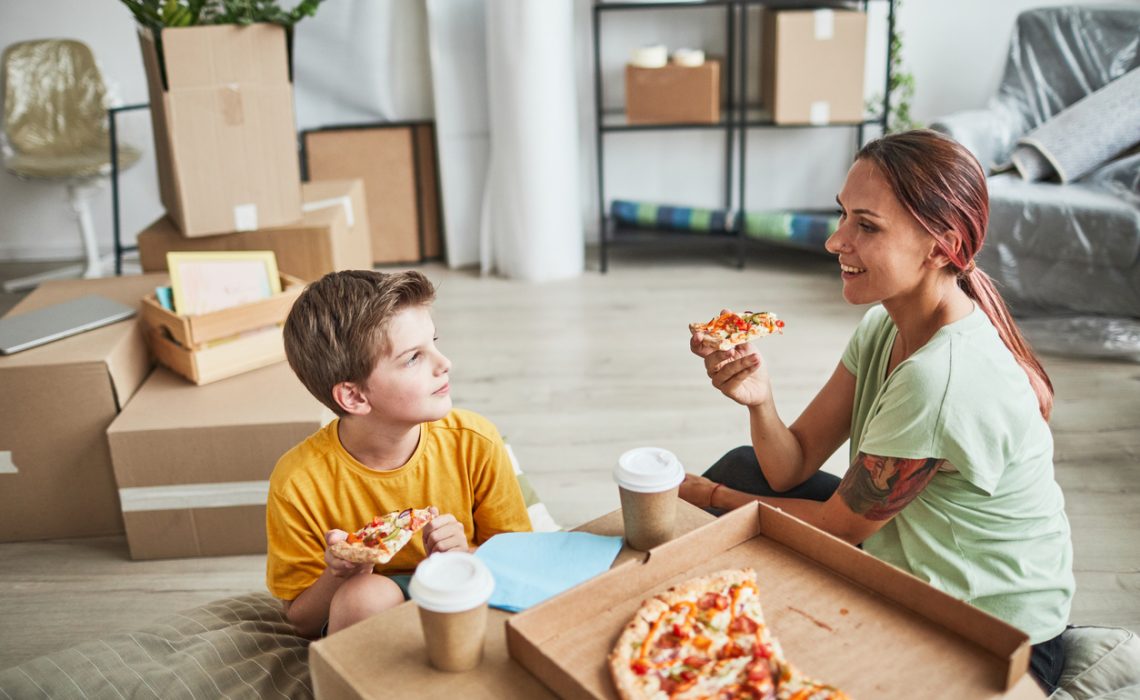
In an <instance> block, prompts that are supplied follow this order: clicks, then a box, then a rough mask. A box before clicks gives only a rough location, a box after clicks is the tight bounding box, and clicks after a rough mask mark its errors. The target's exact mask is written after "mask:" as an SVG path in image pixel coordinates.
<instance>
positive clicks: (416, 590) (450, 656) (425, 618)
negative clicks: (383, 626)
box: [408, 552, 495, 671]
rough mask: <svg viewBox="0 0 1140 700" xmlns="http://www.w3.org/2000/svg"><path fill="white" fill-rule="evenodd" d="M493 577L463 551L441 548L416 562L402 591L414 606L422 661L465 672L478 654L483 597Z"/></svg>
mask: <svg viewBox="0 0 1140 700" xmlns="http://www.w3.org/2000/svg"><path fill="white" fill-rule="evenodd" d="M494 590H495V580H494V578H493V577H492V576H491V571H490V570H489V569H488V568H487V565H486V564H484V563H483V562H482V561H480V560H479V559H478V558H477V557H476V556H475V555H473V554H468V553H467V552H441V553H438V554H433V555H431V556H430V557H428V558H427V559H424V560H423V561H422V562H420V565H419V566H417V567H416V573H415V575H414V576H412V582H411V584H410V585H409V586H408V593H409V594H410V595H411V598H412V600H413V601H415V603H416V605H417V606H418V607H419V609H420V624H421V626H422V627H423V631H424V643H425V644H426V645H427V656H428V662H429V663H430V664H431V665H432V666H434V667H435V668H437V669H439V670H440V671H468V670H470V669H473V668H475V667H476V666H478V665H479V662H480V661H482V659H483V640H484V637H485V636H486V629H487V601H488V600H490V599H491V593H492V592H493V591H494Z"/></svg>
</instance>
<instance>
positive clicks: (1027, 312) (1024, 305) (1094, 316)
mask: <svg viewBox="0 0 1140 700" xmlns="http://www.w3.org/2000/svg"><path fill="white" fill-rule="evenodd" d="M1138 68H1140V4H1132V5H1116V6H1095V5H1090V6H1068V7H1047V8H1041V9H1037V10H1029V11H1026V12H1023V13H1022V14H1021V15H1019V16H1018V19H1017V22H1016V26H1015V27H1014V30H1013V34H1012V37H1011V40H1010V46H1009V52H1008V54H1007V58H1006V65H1005V71H1004V74H1003V76H1002V79H1001V83H1000V85H999V87H998V90H997V94H996V95H995V96H994V97H993V98H992V99H991V100H990V102H989V104H988V106H987V108H986V109H980V110H969V111H964V112H958V113H954V114H951V115H948V116H946V117H942V118H940V119H938V120H936V121H935V122H934V123H933V124H932V128H934V129H936V130H939V131H943V132H944V133H947V134H949V135H950V136H952V137H953V138H955V139H956V140H958V141H959V142H960V143H962V144H963V145H965V146H966V147H967V148H969V149H970V150H971V151H972V152H973V153H974V154H975V155H976V156H977V157H978V159H979V161H981V163H982V164H983V166H985V167H987V168H991V169H994V170H997V171H1001V170H1003V169H1004V168H1003V166H1005V164H1007V163H1008V162H1009V156H1010V153H1011V152H1012V150H1013V148H1014V146H1015V145H1016V142H1017V140H1018V139H1019V138H1022V137H1023V136H1025V135H1026V134H1027V133H1029V132H1031V131H1032V130H1033V129H1035V128H1036V127H1038V126H1040V125H1041V124H1044V123H1045V122H1047V121H1048V120H1049V119H1051V118H1052V117H1053V116H1055V115H1057V114H1058V113H1059V112H1061V111H1062V110H1064V109H1066V108H1067V107H1069V106H1071V105H1073V104H1074V103H1076V102H1079V101H1080V100H1082V99H1083V98H1085V97H1086V96H1088V95H1090V94H1092V93H1093V92H1096V91H1097V90H1099V89H1100V88H1102V87H1104V86H1105V85H1107V84H1108V83H1109V82H1111V81H1113V80H1115V79H1117V78H1119V77H1121V76H1123V75H1124V74H1125V73H1127V72H1129V71H1130V70H1135V69H1138ZM1136 118H1137V119H1140V110H1137V114H1136ZM1091 128H1095V125H1094V126H1093V127H1091ZM1136 146H1140V144H1137V145H1136ZM989 189H990V224H989V231H988V233H987V239H986V243H985V245H984V247H983V248H982V250H981V252H980V253H979V254H978V266H979V267H981V268H982V269H983V270H985V271H986V272H987V273H988V274H989V275H990V276H991V277H993V278H994V280H995V282H996V283H997V286H998V289H999V290H1000V291H1001V293H1002V296H1003V297H1004V298H1005V300H1006V302H1007V303H1008V304H1009V306H1010V308H1011V309H1012V310H1013V312H1014V313H1015V314H1016V315H1017V316H1018V317H1019V321H1020V322H1021V323H1022V325H1023V327H1024V328H1025V329H1026V334H1027V336H1029V338H1030V341H1031V342H1033V343H1034V346H1035V347H1036V348H1038V349H1039V350H1042V351H1044V352H1058V353H1062V354H1067V355H1085V356H1096V357H1104V356H1111V357H1127V358H1130V359H1140V151H1138V150H1137V148H1136V147H1133V148H1131V149H1126V150H1125V152H1124V153H1123V154H1122V155H1121V156H1118V157H1116V158H1115V159H1113V160H1110V161H1109V162H1107V163H1104V164H1101V165H1099V166H1097V167H1096V168H1094V169H1093V170H1092V172H1090V173H1089V174H1087V175H1085V176H1084V177H1081V178H1080V179H1078V180H1076V181H1075V182H1072V183H1070V184H1064V185H1062V184H1059V183H1057V182H1048V181H1045V182H1027V181H1024V180H1022V179H1021V177H1020V176H1018V175H1017V174H1016V173H1009V172H1001V173H1000V174H995V175H994V176H992V177H990V180H989Z"/></svg>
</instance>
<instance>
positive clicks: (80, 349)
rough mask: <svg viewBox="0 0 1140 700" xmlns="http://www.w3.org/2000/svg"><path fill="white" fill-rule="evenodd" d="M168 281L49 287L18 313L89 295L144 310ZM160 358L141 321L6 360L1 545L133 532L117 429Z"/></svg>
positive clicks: (150, 278) (0, 363) (0, 431)
mask: <svg viewBox="0 0 1140 700" xmlns="http://www.w3.org/2000/svg"><path fill="white" fill-rule="evenodd" d="M164 284H168V280H167V277H166V275H147V276H143V277H137V276H136V277H119V278H109V279H94V280H68V281H59V282H45V283H44V284H42V285H40V287H39V288H38V289H36V291H34V292H32V293H31V294H30V295H28V296H27V297H26V298H25V299H24V300H23V301H21V302H20V303H19V304H18V305H17V306H16V307H15V308H14V309H12V312H11V313H12V314H19V313H23V312H26V311H32V310H34V309H38V308H42V307H45V306H49V305H51V304H56V303H59V302H62V301H67V300H69V299H74V298H76V297H80V296H83V295H85V294H100V295H102V296H105V297H108V298H110V299H114V300H116V301H120V302H122V303H124V304H130V305H132V306H137V305H138V304H139V299H141V298H142V296H143V294H145V293H146V292H148V291H153V290H154V288H155V287H156V286H159V285H164ZM150 368H151V360H150V358H149V356H148V355H147V350H146V343H145V342H144V341H143V334H142V331H141V330H140V326H139V323H138V321H137V319H134V318H131V319H128V320H126V321H120V322H119V323H115V324H112V325H110V326H104V327H102V328H97V329H95V330H92V331H87V332H85V333H80V334H79V335H75V336H71V337H70V338H64V339H62V340H57V341H55V342H52V343H48V344H47V345H42V346H40V347H38V348H33V349H31V350H25V351H23V352H19V353H16V354H14V355H7V356H0V397H3V400H0V541H4V542H12V541H19V540H38V539H51V538H58V537H85V536H95V535H113V534H117V533H121V532H122V531H123V521H122V517H121V516H120V514H119V497H118V491H117V489H116V487H115V477H114V474H113V473H112V471H111V455H110V452H109V450H108V448H107V437H106V432H107V426H109V425H110V424H111V421H112V420H114V418H115V416H116V415H117V414H118V413H119V410H120V409H121V408H122V407H123V406H124V405H125V404H126V403H127V401H128V400H129V399H130V398H131V396H132V395H133V394H134V393H135V391H136V390H137V389H138V387H139V385H140V384H142V382H143V379H144V378H145V377H146V375H147V372H149V371H150Z"/></svg>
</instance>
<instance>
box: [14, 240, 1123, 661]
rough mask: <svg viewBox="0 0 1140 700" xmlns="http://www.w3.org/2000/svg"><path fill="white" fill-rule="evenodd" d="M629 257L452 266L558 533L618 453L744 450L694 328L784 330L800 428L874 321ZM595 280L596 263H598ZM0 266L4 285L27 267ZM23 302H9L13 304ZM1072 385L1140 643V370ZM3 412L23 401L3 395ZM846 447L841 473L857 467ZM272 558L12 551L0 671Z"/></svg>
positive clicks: (681, 263) (52, 548) (1115, 576)
mask: <svg viewBox="0 0 1140 700" xmlns="http://www.w3.org/2000/svg"><path fill="white" fill-rule="evenodd" d="M647 257H648V256H647V255H646V254H645V253H643V252H639V251H634V250H629V251H622V253H621V255H619V256H618V257H617V258H616V259H615V260H613V261H612V267H611V271H610V272H609V273H608V274H605V275H601V274H598V273H597V272H594V271H591V272H587V273H586V274H585V275H584V276H582V277H580V278H577V279H573V280H568V281H563V282H553V283H548V284H542V285H537V284H525V283H520V282H509V281H505V280H501V279H495V278H487V279H484V278H480V277H478V276H477V275H476V274H474V273H472V272H470V271H461V272H456V271H449V270H446V269H444V268H443V267H441V266H438V265H429V266H425V267H424V268H423V269H424V270H425V271H426V272H427V273H428V274H429V275H430V276H431V277H432V279H433V280H435V281H436V282H437V283H438V285H439V301H438V303H437V305H436V322H437V325H438V329H439V335H440V345H441V347H442V348H443V350H444V352H445V353H447V354H448V355H449V356H450V357H451V359H452V361H453V362H454V368H453V370H452V387H453V395H454V398H455V402H456V404H457V405H459V406H463V407H466V408H471V409H474V410H477V411H479V412H481V413H484V414H485V415H487V416H488V417H490V418H491V419H492V420H494V421H495V422H496V423H497V424H498V426H499V427H500V429H501V430H502V432H503V433H504V434H505V435H506V436H507V437H508V439H509V440H510V442H511V444H512V445H513V447H514V449H515V452H516V454H517V455H518V457H519V460H520V461H521V463H522V465H523V468H524V469H525V470H526V471H527V472H529V473H530V475H531V478H532V481H533V483H534V485H535V487H536V489H537V490H538V492H539V493H540V494H541V495H542V496H543V497H544V499H545V500H546V502H547V503H548V504H549V507H550V510H551V512H552V513H553V514H554V516H555V518H557V519H558V520H559V521H560V522H561V523H562V524H563V525H566V526H574V525H577V524H580V523H582V522H585V521H586V520H589V519H591V518H594V517H596V516H598V515H601V514H604V513H606V512H608V511H610V510H612V509H614V508H616V507H617V505H618V498H617V491H616V489H615V487H614V485H613V483H612V481H611V479H610V469H611V465H612V464H613V462H614V460H615V459H616V457H617V456H618V455H619V454H620V453H621V452H622V451H623V450H625V449H627V448H630V447H633V446H638V445H659V446H661V447H666V448H669V449H671V450H673V451H674V452H676V453H677V454H678V456H680V458H681V460H682V461H683V462H684V463H685V465H686V467H687V468H688V469H689V471H692V472H700V471H702V470H703V469H704V468H705V467H706V466H708V464H709V463H711V462H712V461H713V460H714V459H716V458H717V457H718V456H719V455H720V454H721V453H722V452H723V451H724V450H726V449H728V448H730V447H733V446H735V445H738V444H743V443H744V442H746V441H747V437H748V435H747V425H746V419H745V414H744V411H743V410H742V409H740V408H739V407H737V406H736V405H735V404H732V403H731V402H729V401H728V400H727V399H724V398H723V397H722V396H720V394H719V393H717V392H716V391H714V390H713V389H712V388H711V387H710V386H709V385H708V380H707V378H706V377H705V375H704V372H703V371H702V367H701V364H700V362H699V361H698V360H697V359H696V358H694V357H692V356H691V355H690V354H689V351H688V333H687V330H686V324H687V323H688V322H689V321H693V320H698V319H702V318H705V317H708V316H711V315H712V314H713V313H715V312H716V311H717V310H719V309H720V308H722V307H725V306H727V307H732V308H735V307H739V308H751V309H769V310H773V311H777V312H779V313H780V314H781V316H782V317H783V318H785V319H786V320H787V322H788V326H787V332H786V335H784V336H782V337H777V338H771V339H765V340H763V341H762V343H761V350H762V352H763V353H764V354H765V357H766V359H767V361H768V363H769V366H770V368H771V373H772V377H773V384H774V387H775V392H776V396H777V402H778V405H779V406H780V408H781V413H782V415H783V416H784V418H785V420H789V421H790V420H792V419H794V418H795V416H796V415H798V413H799V411H800V410H802V408H803V407H804V406H805V405H806V404H807V402H808V401H809V400H810V398H811V397H812V395H813V394H814V392H815V391H816V390H817V389H818V388H819V386H820V385H821V384H822V383H823V381H824V380H825V378H826V377H827V376H828V375H829V374H830V372H831V371H832V370H833V369H834V367H835V365H836V363H837V362H838V361H839V357H840V354H841V353H842V351H843V348H844V344H845V343H846V340H847V338H848V336H849V335H850V333H851V331H852V330H853V328H854V326H855V324H856V323H857V322H858V320H859V318H860V317H861V315H862V313H863V309H862V308H854V307H851V306H848V305H847V304H846V303H845V302H844V301H843V300H842V298H841V296H840V282H839V279H838V275H837V270H836V265H835V263H834V261H833V260H831V259H830V258H825V257H818V256H813V255H809V254H800V253H795V252H790V251H771V252H768V253H765V254H764V255H759V254H757V255H754V256H753V257H751V258H750V259H749V263H748V265H747V268H746V269H745V270H744V271H738V270H736V269H735V268H733V267H732V266H731V265H730V264H729V260H728V258H727V256H726V255H721V251H719V250H716V249H708V248H698V249H691V248H678V249H676V250H673V251H654V252H653V253H652V256H651V258H650V259H647ZM595 267H596V266H595ZM27 271H28V270H27V269H26V267H25V266H15V265H11V264H8V265H0V278H3V277H4V276H5V275H7V276H8V277H13V276H16V275H18V274H25V273H26V272H27ZM15 299H16V298H15V297H13V296H0V311H3V310H4V309H6V308H7V307H8V306H10V305H11V303H14V301H15ZM1045 365H1046V368H1047V369H1048V371H1049V372H1050V374H1051V375H1052V378H1053V381H1054V383H1055V385H1056V387H1057V406H1056V411H1055V416H1054V419H1053V423H1052V424H1053V430H1054V433H1055V436H1056V447H1057V479H1058V481H1059V482H1060V483H1061V485H1062V486H1063V487H1064V490H1065V494H1066V498H1067V504H1068V506H1067V507H1068V513H1069V518H1070V520H1071V522H1072V526H1073V539H1074V547H1075V551H1076V569H1077V582H1078V591H1077V596H1076V601H1075V605H1074V609H1073V615H1072V619H1073V622H1074V623H1078V624H1079V623H1087V624H1115V625H1121V626H1126V627H1130V628H1131V629H1133V630H1137V631H1140V536H1138V533H1140V497H1138V495H1137V494H1138V488H1137V481H1138V480H1140V465H1138V462H1137V460H1138V457H1140V429H1138V426H1140V365H1137V364H1132V363H1117V362H1106V361H1090V360H1073V359H1061V358H1045ZM5 400H10V399H9V397H5ZM845 454H846V449H845V448H844V449H842V450H840V452H839V453H837V454H836V456H835V457H833V458H832V460H830V461H829V462H828V465H827V469H828V470H829V471H833V472H835V473H842V471H843V469H844V467H845V457H844V455H845ZM264 563H265V559H264V557H263V556H243V557H224V558H213V559H193V560H174V561H158V562H132V561H130V560H129V559H128V557H127V550H126V545H125V542H124V541H123V539H122V538H118V537H113V538H99V539H84V540H67V541H54V542H36V543H14V544H0V668H6V667H8V666H10V665H12V664H15V663H18V662H20V661H23V660H25V659H28V658H31V657H34V656H36V655H39V654H42V653H44V652H48V651H52V650H56V649H60V648H63V647H66V646H69V645H71V644H73V643H76V642H79V641H82V640H86V639H90V638H92V637H94V636H96V635H99V634H102V633H105V632H110V631H115V630H121V629H127V628H132V627H136V626H138V625H141V624H143V623H145V622H147V621H148V620H150V619H153V618H154V617H156V616H159V615H162V614H165V613H168V612H172V611H175V610H178V609H182V608H186V607H190V606H194V605H197V604H200V603H204V602H206V601H209V600H213V599H215V598H219V597H222V596H227V595H232V594H236V593H243V592H247V591H253V590H262V589H263V587H264V583H263V574H264Z"/></svg>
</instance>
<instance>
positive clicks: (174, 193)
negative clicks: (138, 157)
mask: <svg viewBox="0 0 1140 700" xmlns="http://www.w3.org/2000/svg"><path fill="white" fill-rule="evenodd" d="M139 43H140V46H141V47H142V54H143V64H144V67H145V68H146V76H147V85H148V88H149V91H150V111H151V122H152V123H153V125H154V146H155V160H156V162H157V166H158V181H159V190H160V193H161V197H162V203H163V205H165V207H166V210H167V213H169V214H170V217H171V218H172V219H173V220H174V221H175V222H177V224H178V227H179V228H180V229H181V231H182V233H183V235H186V236H205V235H209V234H216V233H229V232H231V231H250V230H254V229H258V228H265V227H267V226H277V225H280V224H287V223H291V222H293V221H296V220H298V219H300V218H301V188H300V183H301V171H300V165H299V164H298V160H297V132H296V127H295V125H294V119H293V85H292V83H291V82H290V77H289V55H288V51H287V49H286V37H285V30H284V29H283V28H282V27H280V26H277V25H272V24H252V25H249V26H247V27H239V26H237V25H216V26H198V27H183V28H176V29H164V30H162V32H161V33H160V34H158V35H155V34H153V33H152V32H151V31H150V30H149V29H140V30H139Z"/></svg>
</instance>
